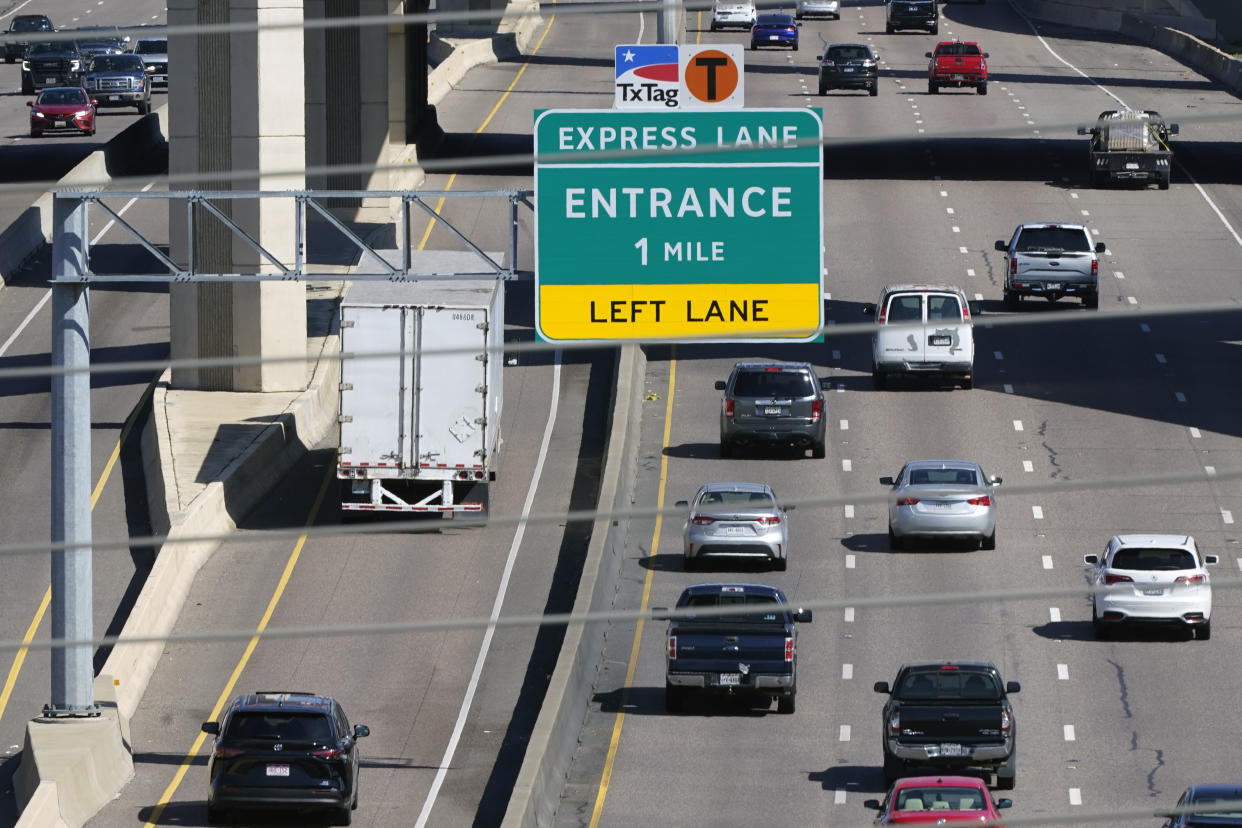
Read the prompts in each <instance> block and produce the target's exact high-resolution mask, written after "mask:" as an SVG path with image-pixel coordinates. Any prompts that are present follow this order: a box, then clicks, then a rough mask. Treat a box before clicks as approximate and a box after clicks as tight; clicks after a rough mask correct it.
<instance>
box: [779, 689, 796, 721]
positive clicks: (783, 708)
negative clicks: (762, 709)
mask: <svg viewBox="0 0 1242 828" xmlns="http://www.w3.org/2000/svg"><path fill="white" fill-rule="evenodd" d="M797 698H798V691H797V690H790V691H789V695H787V696H781V697H780V698H779V699H777V700H776V712H777V713H780V714H781V715H782V716H790V715H793V712H794V711H795V710H797V709H798V702H797Z"/></svg>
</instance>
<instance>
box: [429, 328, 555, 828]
mask: <svg viewBox="0 0 1242 828" xmlns="http://www.w3.org/2000/svg"><path fill="white" fill-rule="evenodd" d="M554 354H555V356H554V358H553V361H552V400H551V403H550V404H549V405H548V422H547V424H546V425H545V426H544V428H543V443H542V445H540V446H539V456H538V458H537V459H536V460H535V469H534V473H533V474H532V475H531V479H530V486H528V487H527V489H526V501H525V502H524V503H523V504H522V518H521V520H520V521H519V522H518V525H517V531H515V532H514V533H513V542H512V543H510V544H509V556H508V557H507V558H506V559H505V567H504V571H503V572H502V573H501V576H500V584H499V586H498V587H497V589H496V598H495V600H494V601H492V613H491V615H490V616H489V618H490V619H492V621H493V622H494V621H495V619H497V618H499V617H500V610H501V608H502V607H503V606H504V602H505V593H506V592H507V591H508V589H509V577H510V576H511V575H512V574H513V566H514V564H515V563H516V562H517V553H518V549H520V548H521V546H522V538H523V537H525V535H526V522H527V521H528V520H529V519H530V510H531V508H532V507H533V506H534V505H535V492H536V490H537V489H538V488H539V480H540V478H541V477H542V476H543V464H544V461H545V460H547V458H548V446H549V444H550V443H551V442H552V429H553V427H554V426H555V425H556V412H557V409H558V408H559V407H560V400H561V352H560V351H555V352H554ZM495 632H496V625H495V623H489V624H488V625H487V629H486V630H485V631H484V633H483V640H482V642H481V643H480V644H479V654H478V655H477V656H476V657H475V660H474V671H473V672H471V674H470V683H469V684H467V685H466V694H465V696H464V697H463V698H462V700H461V707H460V708H459V709H458V711H457V721H456V722H455V723H454V725H453V733H452V735H451V736H450V737H449V741H448V745H446V746H445V748H444V756H442V757H441V758H440V765H439V767H438V768H437V769H436V777H435V779H434V780H432V782H431V790H429V791H428V792H427V798H426V799H425V800H423V808H422V810H421V811H419V814H418V821H417V822H416V823H415V825H416V828H423V826H425V825H426V824H427V820H428V819H429V818H430V817H431V809H432V807H433V806H434V805H435V804H436V796H437V795H438V794H439V793H440V786H441V785H443V784H444V778H445V776H447V775H448V770H449V768H450V767H451V766H452V764H453V755H454V754H455V753H456V752H457V744H458V742H460V741H461V734H462V732H463V731H464V730H465V728H466V716H467V715H469V713H470V706H471V705H472V704H473V703H474V694H475V693H476V692H477V691H478V689H479V679H481V678H482V677H483V662H484V661H486V660H487V653H488V650H490V649H491V646H492V636H493V635H494V634H495Z"/></svg>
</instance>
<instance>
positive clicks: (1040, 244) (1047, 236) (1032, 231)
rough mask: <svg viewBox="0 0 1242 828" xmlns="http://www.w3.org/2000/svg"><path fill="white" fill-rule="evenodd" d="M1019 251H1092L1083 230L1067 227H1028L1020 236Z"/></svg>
mask: <svg viewBox="0 0 1242 828" xmlns="http://www.w3.org/2000/svg"><path fill="white" fill-rule="evenodd" d="M1015 249H1016V250H1017V252H1019V253H1054V252H1060V251H1066V250H1068V251H1070V252H1073V253H1089V252H1091V242H1090V241H1089V240H1088V239H1087V234H1086V233H1084V232H1083V231H1082V230H1071V229H1069V228H1065V227H1028V228H1027V229H1026V230H1023V231H1022V233H1021V234H1020V235H1019V236H1018V244H1017V245H1016V247H1015Z"/></svg>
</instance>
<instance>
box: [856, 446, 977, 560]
mask: <svg viewBox="0 0 1242 828" xmlns="http://www.w3.org/2000/svg"><path fill="white" fill-rule="evenodd" d="M880 483H881V484H883V485H885V486H892V487H893V489H892V492H891V493H890V495H889V501H888V543H889V546H890V547H892V548H893V549H901V548H902V547H903V546H904V545H905V542H906V539H908V538H964V539H967V540H971V541H974V542H976V543H978V544H979V545H980V546H981V547H982V548H984V549H995V548H996V488H995V487H997V486H999V485H1000V484H1001V479H1000V478H999V477H989V476H988V475H986V474H984V472H983V469H982V468H980V466H979V464H978V463H971V462H969V461H967V460H914V461H911V462H909V463H907V464H906V465H905V466H904V467H903V468H902V470H901V473H900V474H898V475H897V479H896V480H894V479H893V478H891V477H882V478H880Z"/></svg>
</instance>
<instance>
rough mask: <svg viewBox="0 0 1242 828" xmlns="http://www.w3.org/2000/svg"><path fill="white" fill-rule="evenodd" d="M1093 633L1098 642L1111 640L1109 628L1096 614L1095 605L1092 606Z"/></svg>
mask: <svg viewBox="0 0 1242 828" xmlns="http://www.w3.org/2000/svg"><path fill="white" fill-rule="evenodd" d="M1091 632H1093V633H1094V634H1095V640H1096V641H1107V640H1108V639H1109V638H1110V636H1109V629H1108V626H1107V625H1106V624H1105V623H1104V622H1103V621H1101V620H1100V616H1098V615H1096V614H1095V605H1094V604H1092V606H1091Z"/></svg>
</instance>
